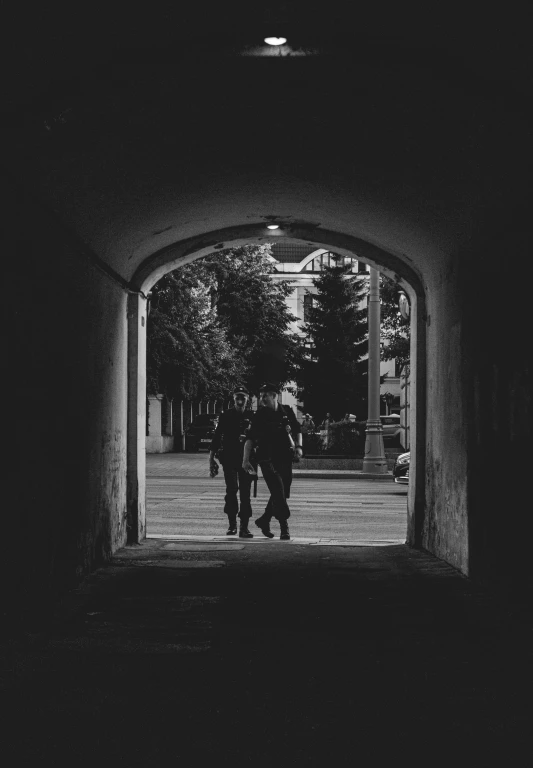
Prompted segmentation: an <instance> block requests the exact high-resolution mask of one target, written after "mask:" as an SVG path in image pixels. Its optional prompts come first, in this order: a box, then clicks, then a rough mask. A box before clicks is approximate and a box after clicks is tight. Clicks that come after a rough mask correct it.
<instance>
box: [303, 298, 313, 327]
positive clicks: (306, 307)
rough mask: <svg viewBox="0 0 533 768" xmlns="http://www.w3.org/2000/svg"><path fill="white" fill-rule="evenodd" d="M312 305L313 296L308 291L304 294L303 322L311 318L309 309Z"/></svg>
mask: <svg viewBox="0 0 533 768" xmlns="http://www.w3.org/2000/svg"><path fill="white" fill-rule="evenodd" d="M312 307H313V297H312V295H311V294H310V293H306V294H305V295H304V323H308V322H309V321H310V319H311V317H310V315H311V313H310V311H309V310H310V309H312Z"/></svg>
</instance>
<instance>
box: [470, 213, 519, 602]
mask: <svg viewBox="0 0 533 768" xmlns="http://www.w3.org/2000/svg"><path fill="white" fill-rule="evenodd" d="M490 214H491V221H492V224H493V226H492V228H491V230H490V232H489V233H488V235H487V238H486V241H485V242H484V243H483V246H482V248H481V256H482V259H483V264H484V269H483V270H480V271H478V272H477V273H475V274H473V273H468V274H464V275H463V280H462V283H463V286H464V287H463V301H464V307H465V311H464V316H463V333H464V336H465V339H466V342H467V343H466V353H467V363H468V389H467V392H466V395H467V397H468V404H469V414H470V419H469V423H468V463H469V495H468V512H469V561H470V573H471V574H472V576H473V577H474V578H476V579H480V580H483V581H486V582H488V583H490V584H492V585H493V586H495V587H498V586H503V587H504V588H506V589H512V590H513V591H516V590H519V589H521V590H526V591H527V590H529V593H530V590H531V588H532V587H533V572H532V567H531V566H532V556H531V541H532V536H533V515H532V514H531V453H532V451H531V446H532V426H533V417H532V409H531V399H532V393H533V381H532V378H533V377H532V370H531V349H532V345H531V299H530V289H529V280H528V279H527V277H526V274H527V262H528V261H529V259H530V258H531V253H532V250H533V231H532V227H531V223H530V216H529V211H528V210H524V209H521V208H515V209H506V208H505V207H503V206H502V207H501V208H500V209H499V210H493V211H491V212H490Z"/></svg>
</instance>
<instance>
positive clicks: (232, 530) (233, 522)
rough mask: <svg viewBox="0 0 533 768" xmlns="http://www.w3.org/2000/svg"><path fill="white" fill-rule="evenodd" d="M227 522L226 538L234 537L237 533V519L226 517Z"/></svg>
mask: <svg viewBox="0 0 533 768" xmlns="http://www.w3.org/2000/svg"><path fill="white" fill-rule="evenodd" d="M228 520H229V528H228V530H227V531H226V536H235V534H236V533H237V518H236V517H228Z"/></svg>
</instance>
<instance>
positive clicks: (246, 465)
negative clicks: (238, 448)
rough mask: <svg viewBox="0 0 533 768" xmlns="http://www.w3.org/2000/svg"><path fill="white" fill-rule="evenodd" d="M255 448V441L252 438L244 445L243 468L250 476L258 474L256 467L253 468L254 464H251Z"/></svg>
mask: <svg viewBox="0 0 533 768" xmlns="http://www.w3.org/2000/svg"><path fill="white" fill-rule="evenodd" d="M253 447H254V441H253V440H252V439H251V438H248V440H247V441H246V442H245V444H244V452H243V457H242V468H243V469H244V471H245V472H248V474H249V475H255V474H257V472H256V470H255V467H254V466H253V464H251V463H250V456H251V454H252V449H253Z"/></svg>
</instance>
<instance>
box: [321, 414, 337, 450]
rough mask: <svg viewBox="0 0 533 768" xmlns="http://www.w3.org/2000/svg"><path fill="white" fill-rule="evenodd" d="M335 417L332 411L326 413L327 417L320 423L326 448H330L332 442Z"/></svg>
mask: <svg viewBox="0 0 533 768" xmlns="http://www.w3.org/2000/svg"><path fill="white" fill-rule="evenodd" d="M334 423H335V422H334V420H333V417H332V415H331V413H329V411H328V413H326V418H325V419H324V421H323V422H322V424H321V425H320V436H321V438H322V442H323V445H324V448H329V445H330V442H331V427H332V426H333V424H334Z"/></svg>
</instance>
